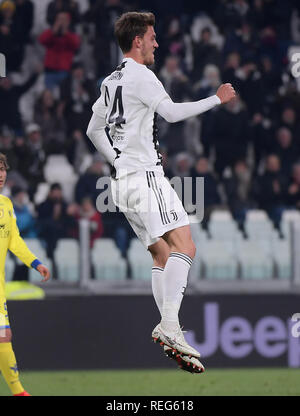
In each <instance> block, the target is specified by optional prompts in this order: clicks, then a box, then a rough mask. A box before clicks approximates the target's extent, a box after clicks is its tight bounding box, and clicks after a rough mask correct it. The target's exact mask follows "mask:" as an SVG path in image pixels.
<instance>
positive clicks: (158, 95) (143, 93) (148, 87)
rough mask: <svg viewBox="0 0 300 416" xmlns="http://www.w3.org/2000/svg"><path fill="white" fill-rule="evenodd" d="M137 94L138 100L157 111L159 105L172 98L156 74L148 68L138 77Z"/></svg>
mask: <svg viewBox="0 0 300 416" xmlns="http://www.w3.org/2000/svg"><path fill="white" fill-rule="evenodd" d="M136 94H137V96H138V98H139V99H140V100H141V101H142V102H143V103H144V104H145V105H146V106H147V107H149V108H150V109H151V110H153V111H156V108H157V106H158V104H159V103H160V102H161V101H162V100H164V99H166V98H168V99H170V96H169V95H168V93H167V92H166V90H165V89H164V87H163V85H162V83H161V82H160V81H159V79H158V78H157V77H156V76H155V74H154V73H153V72H152V71H151V70H150V69H148V68H145V72H144V71H143V72H142V73H141V75H140V77H138V80H137V83H136Z"/></svg>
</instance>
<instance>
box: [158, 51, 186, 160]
mask: <svg viewBox="0 0 300 416" xmlns="http://www.w3.org/2000/svg"><path fill="white" fill-rule="evenodd" d="M159 79H160V80H161V81H162V83H163V84H164V86H165V89H166V91H167V92H168V94H169V95H170V97H171V98H172V100H173V101H175V102H179V101H184V100H185V99H187V98H188V97H189V96H190V95H191V90H190V83H189V80H188V78H187V76H186V75H185V74H184V73H183V71H182V69H181V68H180V66H179V58H178V57H177V56H174V55H173V56H172V55H171V56H167V57H166V59H165V63H164V66H163V67H162V68H161V70H160V72H159ZM161 123H162V124H163V125H164V128H165V132H164V134H163V135H162V138H161V139H162V141H163V143H164V144H165V146H166V147H167V148H168V154H169V156H172V155H174V154H175V153H178V152H181V151H183V150H184V147H185V146H184V140H182V136H183V127H184V121H182V122H179V123H172V124H169V123H166V122H164V121H162V122H161Z"/></svg>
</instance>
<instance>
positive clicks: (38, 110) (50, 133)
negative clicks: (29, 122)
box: [34, 89, 66, 154]
mask: <svg viewBox="0 0 300 416" xmlns="http://www.w3.org/2000/svg"><path fill="white" fill-rule="evenodd" d="M34 122H35V123H36V124H38V125H39V126H40V130H41V135H42V137H43V142H44V148H45V151H46V153H47V154H52V153H62V152H64V150H65V144H66V143H65V142H66V121H65V119H64V117H63V103H62V102H60V101H56V100H55V99H54V96H53V93H52V91H50V90H48V89H45V90H44V91H43V92H42V94H41V95H40V97H39V98H38V99H37V101H36V103H35V108H34Z"/></svg>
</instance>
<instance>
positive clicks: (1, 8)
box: [0, 0, 25, 71]
mask: <svg viewBox="0 0 300 416" xmlns="http://www.w3.org/2000/svg"><path fill="white" fill-rule="evenodd" d="M18 23H20V22H18V20H16V4H15V2H13V1H11V0H5V1H3V2H2V3H1V4H0V51H1V53H3V54H4V55H5V57H6V70H7V71H19V70H20V67H21V65H22V62H23V59H24V47H25V40H24V38H23V36H25V33H23V31H22V29H23V28H22V27H20V25H19V24H18Z"/></svg>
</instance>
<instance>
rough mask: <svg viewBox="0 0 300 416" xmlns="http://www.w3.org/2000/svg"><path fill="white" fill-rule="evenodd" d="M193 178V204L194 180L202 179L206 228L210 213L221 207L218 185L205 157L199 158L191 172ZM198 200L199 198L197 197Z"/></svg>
mask: <svg viewBox="0 0 300 416" xmlns="http://www.w3.org/2000/svg"><path fill="white" fill-rule="evenodd" d="M191 177H192V178H193V198H192V200H193V204H195V203H196V202H197V195H196V179H197V178H198V177H200V178H203V179H204V218H203V226H204V227H206V225H207V222H208V221H209V217H210V214H211V212H212V211H213V210H214V209H216V208H220V207H221V206H222V200H221V195H220V191H219V183H218V181H217V179H216V177H215V175H214V173H213V170H212V168H211V167H210V165H209V162H208V160H207V158H206V157H204V156H201V157H200V158H199V159H198V160H197V161H196V163H195V165H194V167H193V168H192V170H191ZM198 198H199V196H198Z"/></svg>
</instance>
